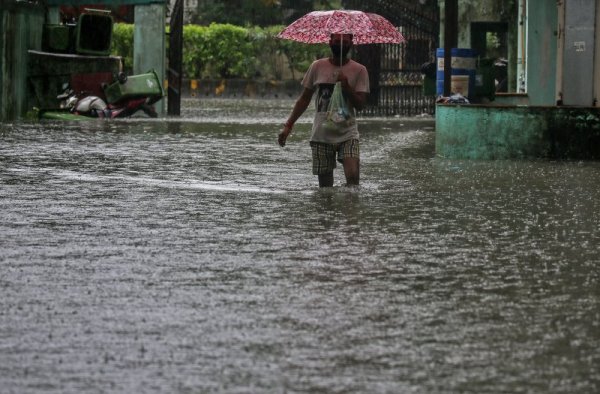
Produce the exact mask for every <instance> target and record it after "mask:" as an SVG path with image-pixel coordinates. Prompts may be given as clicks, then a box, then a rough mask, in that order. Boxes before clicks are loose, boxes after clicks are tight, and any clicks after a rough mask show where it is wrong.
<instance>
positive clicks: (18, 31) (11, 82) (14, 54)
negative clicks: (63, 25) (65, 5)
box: [0, 2, 44, 121]
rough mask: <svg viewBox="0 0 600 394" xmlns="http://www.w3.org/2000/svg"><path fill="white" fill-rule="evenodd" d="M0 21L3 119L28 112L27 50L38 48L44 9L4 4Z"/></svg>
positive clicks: (0, 106)
mask: <svg viewBox="0 0 600 394" xmlns="http://www.w3.org/2000/svg"><path fill="white" fill-rule="evenodd" d="M0 20H1V21H2V22H0V27H1V29H0V121H6V120H13V119H17V118H19V117H21V116H22V115H24V113H25V112H26V111H27V108H26V105H27V66H26V65H27V61H28V55H27V50H28V49H40V48H41V45H42V27H43V24H44V9H43V7H41V6H37V5H34V4H30V3H16V2H15V3H8V4H3V8H2V10H1V11H0Z"/></svg>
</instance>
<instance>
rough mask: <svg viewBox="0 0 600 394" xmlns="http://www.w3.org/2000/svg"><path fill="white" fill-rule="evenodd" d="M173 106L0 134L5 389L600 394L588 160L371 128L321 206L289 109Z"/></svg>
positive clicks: (598, 269)
mask: <svg viewBox="0 0 600 394" xmlns="http://www.w3.org/2000/svg"><path fill="white" fill-rule="evenodd" d="M186 105H187V106H186V107H185V113H184V116H183V117H182V118H181V119H171V120H166V121H165V120H148V119H130V120H126V121H114V122H107V121H90V122H85V123H57V122H41V123H14V124H2V125H0V219H1V220H0V237H1V238H0V242H1V244H0V245H1V248H0V387H1V389H0V391H2V392H3V393H36V392H56V393H67V392H73V393H80V392H130V393H133V392H138V393H139V392H144V393H152V392H165V393H166V392H169V393H200V392H202V393H203V392H233V393H259V392H266V393H284V392H290V393H293V392H327V393H336V392H340V393H341V392H365V393H410V392H415V393H435V392H444V393H446V392H448V393H450V392H461V393H462V392H473V393H483V392H490V393H498V392H540V393H592V392H598V391H599V390H600V352H599V351H598V349H600V265H599V263H600V176H599V174H600V163H597V162H551V161H483V162H481V161H449V160H444V159H440V158H435V155H434V138H435V135H434V132H433V123H432V121H431V120H403V119H388V120H385V119H379V120H372V119H366V120H363V121H362V123H361V127H362V128H361V130H362V135H363V143H362V146H361V149H362V174H361V175H362V185H361V187H360V188H359V189H358V190H350V189H346V188H344V187H343V186H341V184H342V176H341V173H337V174H336V175H337V178H336V186H335V187H333V188H328V189H324V190H318V188H317V187H316V179H315V178H314V177H313V176H312V175H311V174H310V148H309V146H308V142H307V141H308V135H309V122H310V114H309V115H308V116H307V117H305V118H303V121H302V124H300V125H299V126H298V127H297V131H296V132H295V134H294V135H293V136H292V137H291V140H290V142H289V144H288V146H286V148H285V149H281V148H279V147H278V146H276V144H275V136H276V134H277V132H278V131H279V129H280V126H279V125H280V124H281V123H282V122H283V121H284V120H285V118H286V116H287V114H288V112H289V110H290V108H291V105H292V102H290V101H283V102H281V103H278V102H275V101H258V102H249V101H247V102H237V101H218V100H212V101H188V102H186Z"/></svg>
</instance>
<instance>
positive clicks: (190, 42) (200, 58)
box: [111, 23, 328, 79]
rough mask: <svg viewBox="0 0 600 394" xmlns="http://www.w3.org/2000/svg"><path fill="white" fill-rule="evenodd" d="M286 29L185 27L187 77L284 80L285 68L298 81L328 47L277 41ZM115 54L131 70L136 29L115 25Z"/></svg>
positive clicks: (219, 26) (184, 64)
mask: <svg viewBox="0 0 600 394" xmlns="http://www.w3.org/2000/svg"><path fill="white" fill-rule="evenodd" d="M283 27H284V26H271V27H265V28H262V27H240V26H234V25H230V24H218V23H212V24H211V25H209V26H199V25H185V26H184V27H183V54H182V55H183V72H184V76H185V77H187V78H194V79H201V78H263V79H282V78H283V75H284V74H285V71H286V68H287V69H288V70H289V71H290V72H291V76H292V78H298V77H301V76H302V75H303V73H304V72H305V71H306V70H307V69H308V66H310V64H311V63H312V62H313V61H314V60H315V59H317V58H319V57H322V56H324V55H326V54H327V53H328V48H327V47H326V46H325V45H308V44H302V43H298V42H294V41H289V40H282V39H279V38H277V37H276V36H277V34H278V33H279V32H280V31H281V30H283ZM111 53H112V54H113V55H116V56H121V57H123V62H124V65H125V70H126V72H129V73H130V72H131V70H132V69H133V25H129V24H121V23H116V24H114V29H113V43H112V48H111Z"/></svg>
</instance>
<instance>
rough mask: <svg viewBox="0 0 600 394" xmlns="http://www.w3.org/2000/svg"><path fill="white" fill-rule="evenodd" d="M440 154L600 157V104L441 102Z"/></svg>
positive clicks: (459, 156) (454, 156) (438, 110)
mask: <svg viewBox="0 0 600 394" xmlns="http://www.w3.org/2000/svg"><path fill="white" fill-rule="evenodd" d="M435 145H436V154H437V155H438V156H440V157H444V158H449V159H483V160H494V159H522V158H552V159H594V160H597V159H600V109H592V108H569V107H531V106H522V107H516V106H506V107H490V106H484V105H438V106H437V108H436V140H435Z"/></svg>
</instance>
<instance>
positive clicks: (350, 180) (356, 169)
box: [332, 157, 360, 186]
mask: <svg viewBox="0 0 600 394" xmlns="http://www.w3.org/2000/svg"><path fill="white" fill-rule="evenodd" d="M344 174H345V175H346V186H358V182H359V180H360V159H359V158H358V157H346V158H345V159H344ZM332 181H333V178H332Z"/></svg>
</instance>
